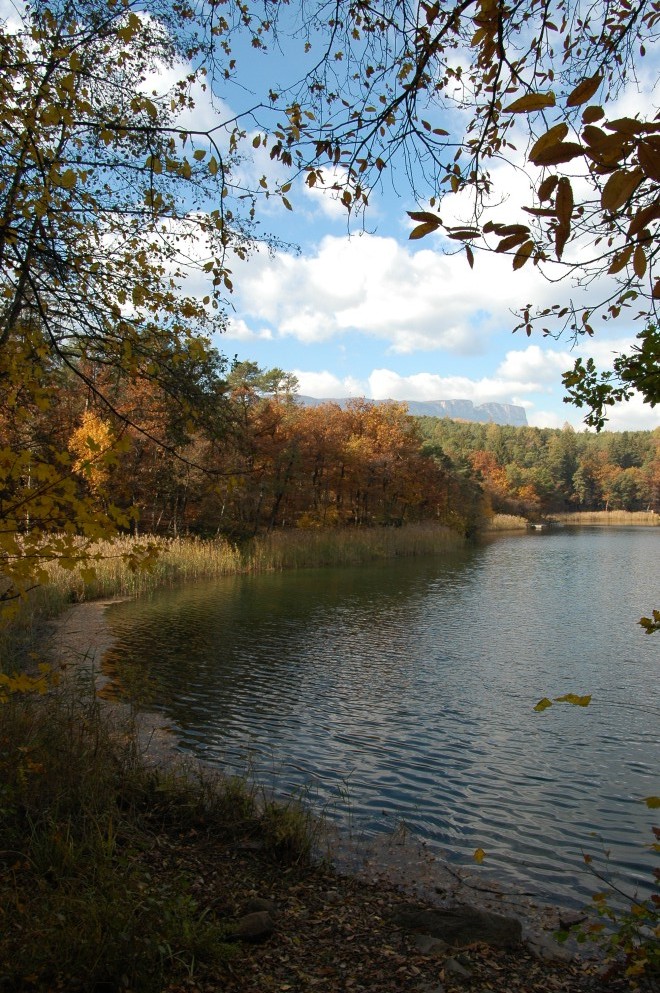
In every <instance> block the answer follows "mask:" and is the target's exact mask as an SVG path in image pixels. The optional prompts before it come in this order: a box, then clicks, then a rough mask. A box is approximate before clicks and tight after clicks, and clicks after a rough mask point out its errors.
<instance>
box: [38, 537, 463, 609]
mask: <svg viewBox="0 0 660 993" xmlns="http://www.w3.org/2000/svg"><path fill="white" fill-rule="evenodd" d="M462 542H463V539H462V538H461V537H460V536H459V535H458V534H457V533H456V532H454V531H452V530H451V529H450V528H447V527H443V526H440V525H434V524H410V525H407V526H406V527H401V528H365V529H358V528H343V529H332V530H330V529H328V530H318V531H317V530H313V531H312V530H310V531H302V530H298V531H277V532H273V533H271V534H268V535H263V536H259V537H256V538H253V539H251V540H249V541H247V542H244V543H243V544H242V545H240V546H239V545H235V544H232V543H231V542H229V541H227V540H226V539H225V538H220V537H219V538H214V539H209V540H203V539H200V538H194V537H183V538H171V539H158V540H157V541H155V542H153V544H154V545H156V546H157V548H158V555H157V557H156V558H154V560H153V561H151V562H150V563H149V566H148V568H146V569H143V570H141V569H135V567H134V566H133V565H132V564H131V563H132V562H133V561H134V558H135V556H136V555H137V554H139V549H140V548H144V547H145V545H146V544H147V542H146V541H145V540H144V539H140V540H137V539H134V538H130V537H127V536H123V537H119V538H116V539H115V540H114V541H111V542H99V543H98V545H96V546H94V549H93V557H94V561H93V562H92V563H91V564H92V565H93V571H94V575H92V574H90V572H89V570H88V568H87V567H85V568H84V569H82V568H81V569H78V570H66V569H63V568H62V567H61V566H59V565H58V564H56V563H54V564H53V565H52V566H51V568H50V576H51V582H50V585H49V596H50V599H51V600H52V601H53V603H57V602H58V601H59V602H64V603H66V602H71V601H81V600H95V599H100V598H104V597H112V596H137V595H139V594H140V593H145V592H147V591H149V590H152V589H156V588H157V587H160V586H166V585H174V584H177V583H182V582H186V581H191V580H197V579H203V578H207V579H212V578H213V577H215V576H227V575H233V574H236V573H252V572H275V571H280V570H284V569H305V568H310V567H314V566H325V565H357V564H359V563H361V562H370V561H374V560H377V559H389V558H396V557H403V556H417V555H437V554H441V553H442V552H444V551H446V550H447V549H449V548H453V547H457V546H458V545H459V544H461V543H462Z"/></svg>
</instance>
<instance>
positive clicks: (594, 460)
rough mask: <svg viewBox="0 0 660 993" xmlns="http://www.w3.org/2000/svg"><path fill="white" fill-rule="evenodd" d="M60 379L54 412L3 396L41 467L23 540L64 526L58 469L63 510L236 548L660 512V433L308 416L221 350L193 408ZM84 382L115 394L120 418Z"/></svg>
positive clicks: (5, 432)
mask: <svg viewBox="0 0 660 993" xmlns="http://www.w3.org/2000/svg"><path fill="white" fill-rule="evenodd" d="M51 377H54V378H55V379H56V380H57V383H58V386H57V390H56V394H57V398H58V401H57V403H56V404H55V403H53V402H49V403H47V404H42V405H40V404H39V402H38V399H39V397H38V394H35V396H36V399H35V398H34V396H33V397H30V396H29V395H28V392H29V391H28V389H26V390H25V392H24V393H23V392H22V390H21V388H20V387H19V388H18V389H16V388H15V387H12V388H11V389H8V388H7V386H6V385H5V386H4V388H3V396H2V398H1V399H2V403H1V404H0V418H1V425H0V430H1V432H2V436H3V438H4V439H6V444H8V446H9V447H8V448H7V449H5V454H6V455H8V453H9V452H11V451H12V450H14V451H15V450H16V449H17V448H19V447H20V448H22V450H23V451H24V452H26V453H27V454H28V456H29V458H28V460H27V461H21V460H16V459H14V460H11V459H10V458H9V459H5V462H4V467H3V471H4V480H3V481H4V488H3V493H2V511H3V516H4V518H5V519H7V518H9V517H12V518H14V519H15V525H16V529H17V531H20V530H21V515H23V516H24V517H25V520H24V521H23V524H24V526H25V529H26V530H30V531H31V532H33V531H35V530H39V529H47V528H50V527H52V526H53V524H57V523H58V521H57V516H58V508H57V502H56V501H55V502H53V501H52V500H51V499H50V498H49V494H50V492H51V490H52V488H53V484H54V481H55V480H57V479H58V478H59V477H60V476H61V474H62V472H65V473H67V474H68V477H67V478H68V480H69V482H72V483H73V491H71V489H69V490H68V491H67V501H70V500H75V501H79V502H80V504H81V505H84V506H88V507H90V511H89V512H90V515H91V518H92V519H93V518H94V516H95V515H97V516H101V517H106V518H108V519H111V520H113V521H114V522H115V524H116V525H117V526H118V527H119V529H120V530H123V531H128V532H130V533H131V534H134V535H137V534H163V535H167V534H169V535H174V536H176V535H179V534H183V533H194V534H199V535H202V536H205V537H210V536H214V535H222V536H224V537H227V538H229V539H231V540H238V541H240V540H242V539H245V538H248V537H252V536H254V535H256V534H258V533H263V532H264V531H271V530H273V529H287V528H297V529H314V528H329V527H337V526H340V525H344V526H376V525H393V526H399V525H401V524H403V523H407V522H411V521H420V520H433V521H436V522H438V523H442V524H445V525H449V526H450V527H452V528H454V529H456V530H458V531H460V532H461V533H463V534H471V533H473V532H474V531H475V530H476V529H477V528H479V527H480V526H483V525H484V524H485V523H486V522H487V520H488V518H489V517H490V516H491V515H492V514H493V513H498V512H501V513H515V514H522V515H524V516H527V517H530V518H531V519H534V518H537V517H539V516H542V515H547V514H552V513H557V512H562V511H569V510H618V509H621V510H627V511H629V510H658V509H660V432H658V431H654V432H644V431H640V432H621V433H611V432H603V433H600V434H595V433H589V432H586V431H585V432H581V433H580V432H576V431H575V430H573V429H572V428H571V427H569V426H566V427H564V428H563V429H562V430H556V429H539V428H532V427H511V426H500V425H496V424H478V423H467V422H460V421H454V420H450V419H448V418H443V419H438V418H430V417H422V418H416V417H412V416H409V415H408V413H407V408H406V405H405V404H403V403H394V402H388V403H374V402H370V401H367V400H362V399H355V400H352V401H350V402H349V404H348V405H347V406H346V407H345V408H342V407H340V406H339V405H338V404H336V403H332V402H328V403H326V404H322V405H321V406H318V407H305V406H303V405H301V404H300V403H299V402H297V400H296V392H295V391H296V387H297V384H296V382H295V379H294V378H293V377H292V376H290V375H288V374H286V373H284V372H282V370H280V369H271V370H261V369H259V368H258V367H257V366H256V364H254V363H250V362H242V363H238V362H236V363H234V364H233V365H231V366H229V365H228V363H227V362H226V360H224V359H223V358H222V357H221V356H220V355H219V354H218V353H210V355H209V356H207V357H206V358H205V359H204V361H203V362H200V363H198V364H197V366H195V365H194V364H193V363H192V362H188V364H187V366H186V367H185V368H183V369H180V370H179V389H180V384H181V380H183V379H184V377H185V385H186V393H187V402H186V404H185V405H182V403H181V401H180V397H179V395H178V394H177V395H175V396H173V395H171V394H170V393H168V391H167V389H165V388H163V387H162V386H158V385H157V384H155V383H154V382H153V380H150V379H149V378H148V377H146V376H145V377H140V376H139V375H138V376H135V377H132V378H130V379H128V378H121V377H117V376H112V375H110V374H109V373H108V371H107V370H104V369H103V367H101V366H99V367H96V368H92V367H87V368H86V369H85V370H84V375H83V376H82V377H81V376H77V375H72V374H71V372H70V371H69V370H67V369H66V368H61V369H59V370H56V369H54V370H52V371H51ZM85 380H91V381H93V383H94V386H95V389H98V388H99V387H101V388H102V390H103V394H104V396H106V397H111V405H112V413H110V412H109V410H108V406H107V405H104V406H103V407H101V406H100V404H99V403H98V400H97V398H96V396H95V392H94V390H92V389H90V388H89V387H88V386H87V385H86V383H85ZM32 393H33V394H34V393H35V391H34V390H32ZM138 424H139V427H138V426H137V425H138ZM39 488H41V489H42V490H43V501H42V502H40V501H39V500H38V498H37V497H36V492H38V491H39ZM35 491H36V492H35ZM28 498H29V504H28V503H27V502H26V501H27V500H28ZM40 511H41V512H42V514H43V519H40V518H39V514H40ZM63 512H64V513H66V507H64V508H63ZM28 518H29V519H28ZM59 523H60V524H61V526H62V527H63V528H66V524H67V522H66V520H65V519H62V521H61V522H59Z"/></svg>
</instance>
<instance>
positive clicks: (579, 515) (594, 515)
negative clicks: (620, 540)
mask: <svg viewBox="0 0 660 993" xmlns="http://www.w3.org/2000/svg"><path fill="white" fill-rule="evenodd" d="M554 518H555V519H556V520H557V521H559V522H560V523H561V524H603V525H610V526H612V525H622V524H627V525H629V524H638V525H644V526H645V527H649V526H652V527H658V526H660V514H655V513H653V511H648V512H647V511H644V510H634V511H629V510H597V511H576V512H575V513H572V514H555V515H554Z"/></svg>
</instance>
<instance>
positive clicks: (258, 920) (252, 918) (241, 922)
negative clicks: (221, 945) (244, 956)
mask: <svg viewBox="0 0 660 993" xmlns="http://www.w3.org/2000/svg"><path fill="white" fill-rule="evenodd" d="M274 930H275V921H274V920H273V918H272V917H271V915H270V914H269V913H268V911H267V910H256V911H254V912H253V913H251V914H244V915H243V917H239V919H238V920H237V921H236V923H235V924H234V925H233V927H232V929H231V937H232V938H236V939H237V940H239V941H265V939H266V938H269V937H270V935H271V934H272V933H273V931H274Z"/></svg>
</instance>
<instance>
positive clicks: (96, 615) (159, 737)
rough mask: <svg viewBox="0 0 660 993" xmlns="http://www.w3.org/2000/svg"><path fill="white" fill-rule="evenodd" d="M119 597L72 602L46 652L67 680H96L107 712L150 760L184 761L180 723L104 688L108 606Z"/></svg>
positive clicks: (164, 762)
mask: <svg viewBox="0 0 660 993" xmlns="http://www.w3.org/2000/svg"><path fill="white" fill-rule="evenodd" d="M118 602H120V601H119V600H117V599H113V600H94V601H93V602H91V603H79V604H75V606H73V607H70V608H69V610H67V611H66V613H65V614H63V615H62V616H61V617H59V618H58V619H57V621H56V623H55V627H54V630H53V633H52V635H51V637H50V638H49V645H48V651H49V654H50V656H51V658H52V659H53V661H54V662H55V663H56V664H57V665H58V666H60V667H61V668H62V670H63V672H64V677H65V679H70V680H76V681H77V682H79V683H80V682H82V683H83V685H84V683H85V681H89V683H90V684H93V686H94V690H95V693H96V695H97V697H98V699H99V701H100V703H101V706H102V708H103V710H104V712H105V714H106V715H107V716H108V717H110V718H111V719H112V721H113V723H114V724H115V725H116V726H117V727H118V728H121V727H122V726H123V727H125V728H126V731H127V733H133V732H134V733H135V734H136V738H137V742H138V746H139V748H140V752H141V754H142V756H143V757H144V759H145V761H146V762H147V763H148V764H150V765H160V766H164V765H168V766H169V765H173V764H181V763H182V761H183V757H182V754H181V752H180V751H179V750H178V747H177V737H176V728H175V726H174V724H173V723H172V722H171V721H168V719H167V718H165V717H163V715H162V714H157V713H152V712H149V711H142V710H136V709H135V708H134V707H132V706H131V705H130V704H127V703H121V702H120V701H118V700H117V699H116V698H115V697H113V696H111V695H109V694H107V693H106V691H107V689H108V687H109V684H110V680H109V678H108V676H107V675H106V674H105V672H104V671H103V660H104V658H105V657H106V655H107V654H108V652H109V651H110V650H111V649H112V647H113V645H114V640H113V637H112V633H111V631H110V626H109V624H108V618H107V608H108V607H109V606H110V605H111V604H113V603H118Z"/></svg>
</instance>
